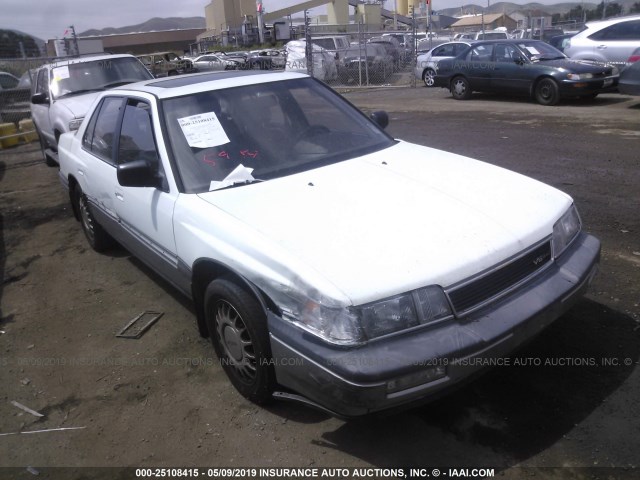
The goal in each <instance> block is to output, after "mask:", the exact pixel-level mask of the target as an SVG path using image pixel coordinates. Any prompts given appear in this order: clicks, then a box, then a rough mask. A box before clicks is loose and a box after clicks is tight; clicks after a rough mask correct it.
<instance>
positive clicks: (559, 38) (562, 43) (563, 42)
mask: <svg viewBox="0 0 640 480" xmlns="http://www.w3.org/2000/svg"><path fill="white" fill-rule="evenodd" d="M574 35H575V33H563V34H562V35H556V36H554V37H551V38H550V39H549V45H551V46H552V47H555V48H557V49H558V50H560V51H561V52H563V53H564V47H566V46H567V43H569V39H570V38H571V37H573V36H574Z"/></svg>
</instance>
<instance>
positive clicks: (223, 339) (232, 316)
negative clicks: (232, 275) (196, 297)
mask: <svg viewBox="0 0 640 480" xmlns="http://www.w3.org/2000/svg"><path fill="white" fill-rule="evenodd" d="M204 311H205V319H206V322H207V328H208V329H209V336H210V337H211V343H213V348H214V350H215V351H216V355H217V356H218V358H219V359H220V362H221V364H222V368H223V370H224V371H225V373H226V374H227V376H228V377H229V380H231V383H232V384H233V386H234V387H235V388H236V389H237V390H238V392H240V393H241V394H242V396H244V397H246V398H248V399H249V400H251V401H252V402H254V403H257V404H264V403H266V402H268V401H270V400H271V399H272V398H273V397H272V394H273V391H274V389H275V385H276V381H275V378H276V377H275V371H274V368H273V362H272V360H271V346H270V343H269V332H268V330H267V319H266V315H265V312H264V309H263V308H262V306H261V305H260V304H259V303H258V301H257V300H256V298H255V297H254V296H253V295H252V294H251V293H249V292H247V291H246V290H245V289H243V288H241V287H239V286H238V285H237V284H236V283H234V282H232V281H230V280H227V279H224V278H221V279H217V280H214V281H213V282H211V283H210V284H209V286H208V287H207V290H206V292H205V295H204Z"/></svg>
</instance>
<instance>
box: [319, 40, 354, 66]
mask: <svg viewBox="0 0 640 480" xmlns="http://www.w3.org/2000/svg"><path fill="white" fill-rule="evenodd" d="M350 42H351V37H349V35H323V36H320V35H318V36H316V35H314V36H312V37H311V43H313V44H315V45H318V46H319V47H321V48H324V49H325V51H327V52H329V53H331V54H332V55H333V57H334V59H335V61H336V67H339V66H340V65H341V64H342V62H343V60H344V55H345V53H346V51H347V49H348V48H349V46H350Z"/></svg>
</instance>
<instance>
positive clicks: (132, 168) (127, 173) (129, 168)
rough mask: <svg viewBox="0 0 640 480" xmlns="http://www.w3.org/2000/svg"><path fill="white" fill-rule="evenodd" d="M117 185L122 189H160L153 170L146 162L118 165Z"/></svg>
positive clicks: (136, 161)
mask: <svg viewBox="0 0 640 480" xmlns="http://www.w3.org/2000/svg"><path fill="white" fill-rule="evenodd" d="M117 175H118V183H119V184H120V185H122V186H123V187H154V188H160V186H161V181H160V179H159V178H158V175H157V174H156V172H155V170H154V169H153V168H152V167H151V165H150V164H149V162H147V161H146V160H134V161H133V162H127V163H123V164H121V165H118V171H117Z"/></svg>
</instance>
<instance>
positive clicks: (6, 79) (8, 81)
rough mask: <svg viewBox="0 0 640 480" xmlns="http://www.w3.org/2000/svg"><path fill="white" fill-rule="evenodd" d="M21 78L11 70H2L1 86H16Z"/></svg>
mask: <svg viewBox="0 0 640 480" xmlns="http://www.w3.org/2000/svg"><path fill="white" fill-rule="evenodd" d="M19 82H20V79H19V78H18V77H16V76H15V75H13V74H11V73H9V72H0V88H2V89H9V88H16V87H17V86H18V83H19Z"/></svg>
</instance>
